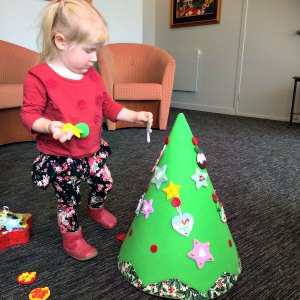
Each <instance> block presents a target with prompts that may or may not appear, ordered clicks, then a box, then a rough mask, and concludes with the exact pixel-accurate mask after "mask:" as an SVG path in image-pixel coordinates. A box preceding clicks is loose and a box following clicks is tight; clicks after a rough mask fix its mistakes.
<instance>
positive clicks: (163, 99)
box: [98, 43, 175, 130]
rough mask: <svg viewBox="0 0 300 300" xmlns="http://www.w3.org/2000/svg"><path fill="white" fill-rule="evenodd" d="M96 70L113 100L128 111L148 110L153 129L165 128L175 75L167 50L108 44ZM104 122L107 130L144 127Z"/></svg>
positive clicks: (100, 55)
mask: <svg viewBox="0 0 300 300" xmlns="http://www.w3.org/2000/svg"><path fill="white" fill-rule="evenodd" d="M98 68H99V72H100V74H101V76H102V79H103V81H104V84H105V86H106V89H107V92H108V93H109V94H110V95H111V97H112V98H113V99H114V100H115V101H117V102H119V103H121V104H122V105H124V106H125V107H126V108H128V109H132V110H136V111H139V110H147V111H151V112H152V113H153V126H152V127H153V128H159V129H160V130H165V129H166V127H167V123H168V116H169V110H170V103H171V96H172V89H173V83H174V75H175V60H174V59H173V57H172V56H171V55H170V54H169V53H168V52H167V51H165V50H163V49H161V48H158V47H155V46H151V45H144V44H134V43H116V44H108V45H106V46H104V47H102V48H101V49H100V50H99V52H98ZM106 122H107V127H108V129H109V130H115V129H116V128H123V127H142V126H143V125H140V124H136V123H134V124H133V123H129V122H121V121H117V122H116V123H114V122H111V121H110V120H107V121H106Z"/></svg>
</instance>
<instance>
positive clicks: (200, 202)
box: [118, 114, 241, 299]
mask: <svg viewBox="0 0 300 300" xmlns="http://www.w3.org/2000/svg"><path fill="white" fill-rule="evenodd" d="M118 267H119V269H120V271H121V272H122V274H123V275H124V276H125V278H126V279H127V280H128V281H129V282H130V283H131V284H133V285H134V286H135V287H137V288H139V289H141V290H142V291H144V292H146V293H150V294H153V295H156V296H161V297H165V298H173V299H212V298H216V297H218V296H220V295H221V294H223V293H226V292H227V291H228V290H229V289H230V288H231V287H232V285H233V284H234V283H235V282H236V281H237V278H238V275H239V274H240V272H241V267H240V261H239V257H238V253H237V249H236V246H235V243H234V241H233V238H232V235H231V233H230V230H229V227H228V224H227V219H226V215H225V212H224V208H223V204H222V202H221V201H220V199H219V198H218V196H217V193H216V191H215V190H214V188H213V185H212V183H211V181H210V178H209V175H208V173H207V170H206V158H205V156H204V154H203V153H202V152H201V150H200V149H199V147H198V141H197V138H196V137H194V136H193V134H192V132H191V129H190V127H189V125H188V123H187V121H186V119H185V117H184V115H183V114H179V115H178V116H177V119H176V121H175V124H174V126H173V129H172V131H171V133H170V136H169V137H167V138H166V140H165V146H164V148H163V150H162V151H161V153H160V156H159V158H158V159H157V162H156V164H155V166H154V168H153V175H152V178H151V180H150V183H149V185H148V187H147V191H146V192H145V193H144V194H143V196H142V197H141V199H140V201H139V203H138V207H137V209H136V216H135V218H134V220H133V222H132V225H131V226H130V228H129V231H128V233H127V235H126V238H125V239H124V241H123V244H122V246H121V249H120V254H119V256H118Z"/></svg>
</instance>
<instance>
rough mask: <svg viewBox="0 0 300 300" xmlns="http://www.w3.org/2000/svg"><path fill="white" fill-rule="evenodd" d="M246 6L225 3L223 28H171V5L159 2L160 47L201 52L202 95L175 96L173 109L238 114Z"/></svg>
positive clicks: (222, 15) (238, 2)
mask: <svg viewBox="0 0 300 300" xmlns="http://www.w3.org/2000/svg"><path fill="white" fill-rule="evenodd" d="M241 11H242V2H241V1H237V0H223V3H222V14H221V24H213V25H206V26H192V27H181V28H172V29H171V28H170V27H169V23H170V1H168V0H165V1H159V0H158V1H156V14H157V15H156V28H157V30H156V40H155V42H156V45H158V46H160V47H162V48H165V49H167V50H172V49H175V50H186V49H199V50H200V51H201V56H200V65H199V79H198V92H196V93H194V92H174V93H173V100H172V106H175V107H180V108H188V109H196V110H204V111H212V112H220V113H226V114H233V113H234V95H235V79H236V72H237V56H238V51H239V38H240V28H241Z"/></svg>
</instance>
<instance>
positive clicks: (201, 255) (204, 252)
mask: <svg viewBox="0 0 300 300" xmlns="http://www.w3.org/2000/svg"><path fill="white" fill-rule="evenodd" d="M209 246H210V243H209V242H206V243H203V244H202V243H200V242H199V241H197V240H194V249H193V250H192V251H190V252H189V253H188V254H187V255H188V257H189V258H191V259H194V260H195V261H196V264H197V266H198V268H199V269H202V267H203V266H204V264H205V263H206V262H207V261H213V260H214V258H213V256H212V255H211V253H210V250H209Z"/></svg>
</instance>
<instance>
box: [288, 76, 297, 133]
mask: <svg viewBox="0 0 300 300" xmlns="http://www.w3.org/2000/svg"><path fill="white" fill-rule="evenodd" d="M297 82H298V81H297V80H296V79H295V83H294V91H293V100H292V107H291V114H290V123H289V127H290V126H292V125H293V115H294V105H295V98H296V90H297Z"/></svg>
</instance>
